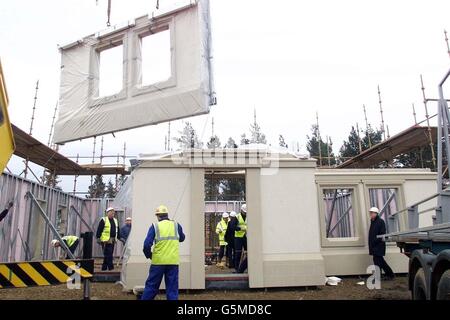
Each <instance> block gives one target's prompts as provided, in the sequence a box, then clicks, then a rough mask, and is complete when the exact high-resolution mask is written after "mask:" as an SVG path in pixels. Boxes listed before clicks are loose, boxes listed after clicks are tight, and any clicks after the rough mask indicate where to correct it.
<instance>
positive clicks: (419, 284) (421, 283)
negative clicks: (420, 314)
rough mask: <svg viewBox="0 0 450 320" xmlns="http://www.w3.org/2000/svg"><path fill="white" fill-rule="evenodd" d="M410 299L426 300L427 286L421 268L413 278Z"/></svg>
mask: <svg viewBox="0 0 450 320" xmlns="http://www.w3.org/2000/svg"><path fill="white" fill-rule="evenodd" d="M412 298H413V300H426V299H427V285H426V280H425V272H424V271H423V268H420V269H419V270H417V273H416V275H415V276H414V286H413V291H412Z"/></svg>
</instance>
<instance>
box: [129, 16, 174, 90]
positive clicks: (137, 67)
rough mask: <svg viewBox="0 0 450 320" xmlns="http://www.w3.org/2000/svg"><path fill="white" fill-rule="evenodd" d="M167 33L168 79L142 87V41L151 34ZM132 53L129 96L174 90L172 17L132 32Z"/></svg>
mask: <svg viewBox="0 0 450 320" xmlns="http://www.w3.org/2000/svg"><path fill="white" fill-rule="evenodd" d="M164 31H168V32H169V34H170V55H171V67H170V73H171V75H170V77H169V79H167V80H164V81H160V82H156V83H151V84H146V85H142V39H143V38H145V37H151V36H152V34H157V33H160V32H164ZM133 37H134V39H133V45H134V46H135V47H134V48H133V51H134V52H135V55H136V57H135V59H134V63H133V66H132V70H133V72H132V74H133V75H134V77H135V78H134V79H133V80H132V83H133V85H132V89H131V96H132V97H137V96H140V95H144V94H148V93H152V92H156V91H160V90H165V89H169V88H174V87H176V86H177V63H176V38H175V37H176V32H175V21H174V17H169V18H167V19H162V20H158V21H157V22H156V23H154V24H151V25H150V26H147V27H143V28H140V29H136V30H134V35H133Z"/></svg>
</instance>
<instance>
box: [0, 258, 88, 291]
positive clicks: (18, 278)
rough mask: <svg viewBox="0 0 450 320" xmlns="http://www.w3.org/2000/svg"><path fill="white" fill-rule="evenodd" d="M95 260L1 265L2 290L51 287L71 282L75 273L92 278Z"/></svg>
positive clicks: (0, 284) (0, 286) (0, 287)
mask: <svg viewBox="0 0 450 320" xmlns="http://www.w3.org/2000/svg"><path fill="white" fill-rule="evenodd" d="M93 272H94V260H68V261H42V262H18V263H0V289H2V288H26V287H35V286H50V285H56V284H61V283H66V282H68V281H71V279H73V278H71V276H73V274H74V273H77V274H79V275H80V278H81V279H86V278H92V274H93Z"/></svg>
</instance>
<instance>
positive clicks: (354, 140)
mask: <svg viewBox="0 0 450 320" xmlns="http://www.w3.org/2000/svg"><path fill="white" fill-rule="evenodd" d="M367 140H368V139H367ZM360 143H361V148H362V141H360V137H359V135H358V132H356V129H355V127H353V126H352V129H351V131H350V134H349V136H348V139H347V141H344V143H343V145H342V147H341V149H340V151H339V155H340V159H341V161H342V162H345V161H346V160H348V159H351V158H353V157H356V156H357V155H358V154H360ZM361 151H362V150H361Z"/></svg>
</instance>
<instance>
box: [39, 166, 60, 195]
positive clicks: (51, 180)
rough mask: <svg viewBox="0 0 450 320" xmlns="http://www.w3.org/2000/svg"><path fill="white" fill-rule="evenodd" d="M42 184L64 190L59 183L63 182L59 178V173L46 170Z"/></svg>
mask: <svg viewBox="0 0 450 320" xmlns="http://www.w3.org/2000/svg"><path fill="white" fill-rule="evenodd" d="M41 179H42V184H43V185H44V186H48V187H50V188H53V189H57V190H62V189H61V187H60V186H58V184H59V183H60V182H61V180H59V179H58V176H57V175H54V174H53V173H51V172H50V171H48V170H45V171H44V174H43V176H42V178H41Z"/></svg>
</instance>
